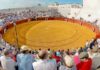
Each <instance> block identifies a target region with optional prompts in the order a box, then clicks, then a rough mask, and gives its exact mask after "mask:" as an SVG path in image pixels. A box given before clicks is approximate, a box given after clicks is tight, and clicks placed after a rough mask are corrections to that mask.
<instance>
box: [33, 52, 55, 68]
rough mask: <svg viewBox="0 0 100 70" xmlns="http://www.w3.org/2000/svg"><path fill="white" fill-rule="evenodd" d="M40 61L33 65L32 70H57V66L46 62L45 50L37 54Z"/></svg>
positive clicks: (46, 54)
mask: <svg viewBox="0 0 100 70" xmlns="http://www.w3.org/2000/svg"><path fill="white" fill-rule="evenodd" d="M38 57H39V58H40V60H38V61H37V62H34V63H33V68H34V70H57V65H56V64H55V63H53V62H49V61H48V60H47V58H48V53H47V51H45V50H41V51H40V52H39V54H38Z"/></svg>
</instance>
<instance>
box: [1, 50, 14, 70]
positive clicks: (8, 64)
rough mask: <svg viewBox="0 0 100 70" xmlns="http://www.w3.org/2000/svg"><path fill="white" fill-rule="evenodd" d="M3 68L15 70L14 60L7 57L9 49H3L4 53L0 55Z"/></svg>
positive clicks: (4, 69)
mask: <svg viewBox="0 0 100 70" xmlns="http://www.w3.org/2000/svg"><path fill="white" fill-rule="evenodd" d="M0 62H1V66H2V69H3V70H15V62H14V60H13V59H11V58H10V57H9V51H8V50H5V51H4V55H3V56H1V57H0Z"/></svg>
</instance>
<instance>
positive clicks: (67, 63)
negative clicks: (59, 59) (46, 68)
mask: <svg viewBox="0 0 100 70" xmlns="http://www.w3.org/2000/svg"><path fill="white" fill-rule="evenodd" d="M64 60H65V63H66V65H67V66H69V67H72V66H73V65H74V61H73V59H72V57H70V56H69V55H66V56H65V57H64Z"/></svg>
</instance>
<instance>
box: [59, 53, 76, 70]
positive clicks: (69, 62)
mask: <svg viewBox="0 0 100 70" xmlns="http://www.w3.org/2000/svg"><path fill="white" fill-rule="evenodd" d="M64 63H65V65H61V66H60V67H59V70H77V69H76V66H75V64H74V60H73V59H72V57H70V56H69V55H66V56H65V57H64Z"/></svg>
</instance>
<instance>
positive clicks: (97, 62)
mask: <svg viewBox="0 0 100 70" xmlns="http://www.w3.org/2000/svg"><path fill="white" fill-rule="evenodd" d="M92 60H93V64H92V70H96V69H97V67H99V66H100V54H99V53H98V47H94V48H93V56H92Z"/></svg>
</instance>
